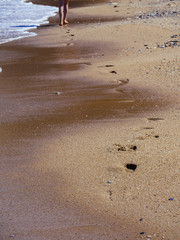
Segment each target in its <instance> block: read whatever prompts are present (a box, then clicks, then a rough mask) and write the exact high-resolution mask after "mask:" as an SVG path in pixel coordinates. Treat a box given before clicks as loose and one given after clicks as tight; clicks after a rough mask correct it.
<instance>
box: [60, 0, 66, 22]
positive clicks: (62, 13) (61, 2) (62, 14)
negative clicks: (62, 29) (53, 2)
mask: <svg viewBox="0 0 180 240" xmlns="http://www.w3.org/2000/svg"><path fill="white" fill-rule="evenodd" d="M64 4H65V3H64V0H59V19H60V26H63V23H64Z"/></svg>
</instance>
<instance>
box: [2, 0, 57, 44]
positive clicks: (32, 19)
mask: <svg viewBox="0 0 180 240" xmlns="http://www.w3.org/2000/svg"><path fill="white" fill-rule="evenodd" d="M56 12H57V7H50V6H43V5H34V4H32V3H30V2H29V3H27V2H25V0H24V1H23V0H1V1H0V22H1V26H0V44H2V43H5V42H9V41H12V40H15V39H18V38H23V37H30V36H34V35H36V34H35V33H32V32H28V30H30V29H33V28H37V27H38V26H39V25H40V24H44V23H47V22H48V20H47V19H48V17H50V16H53V15H55V13H56Z"/></svg>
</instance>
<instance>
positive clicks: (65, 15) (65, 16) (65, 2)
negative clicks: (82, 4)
mask: <svg viewBox="0 0 180 240" xmlns="http://www.w3.org/2000/svg"><path fill="white" fill-rule="evenodd" d="M68 8H69V0H64V24H67V23H68V21H67V15H68Z"/></svg>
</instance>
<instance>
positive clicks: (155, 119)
mask: <svg viewBox="0 0 180 240" xmlns="http://www.w3.org/2000/svg"><path fill="white" fill-rule="evenodd" d="M148 120H149V121H162V120H164V118H158V117H157V118H148Z"/></svg>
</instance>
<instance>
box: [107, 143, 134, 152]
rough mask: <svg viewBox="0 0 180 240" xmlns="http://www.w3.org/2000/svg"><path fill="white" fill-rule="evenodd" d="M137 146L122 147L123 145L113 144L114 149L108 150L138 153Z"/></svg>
mask: <svg viewBox="0 0 180 240" xmlns="http://www.w3.org/2000/svg"><path fill="white" fill-rule="evenodd" d="M136 150H137V146H136V145H126V146H124V145H121V144H117V143H116V144H113V146H112V148H110V149H108V151H109V152H126V151H136Z"/></svg>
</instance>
